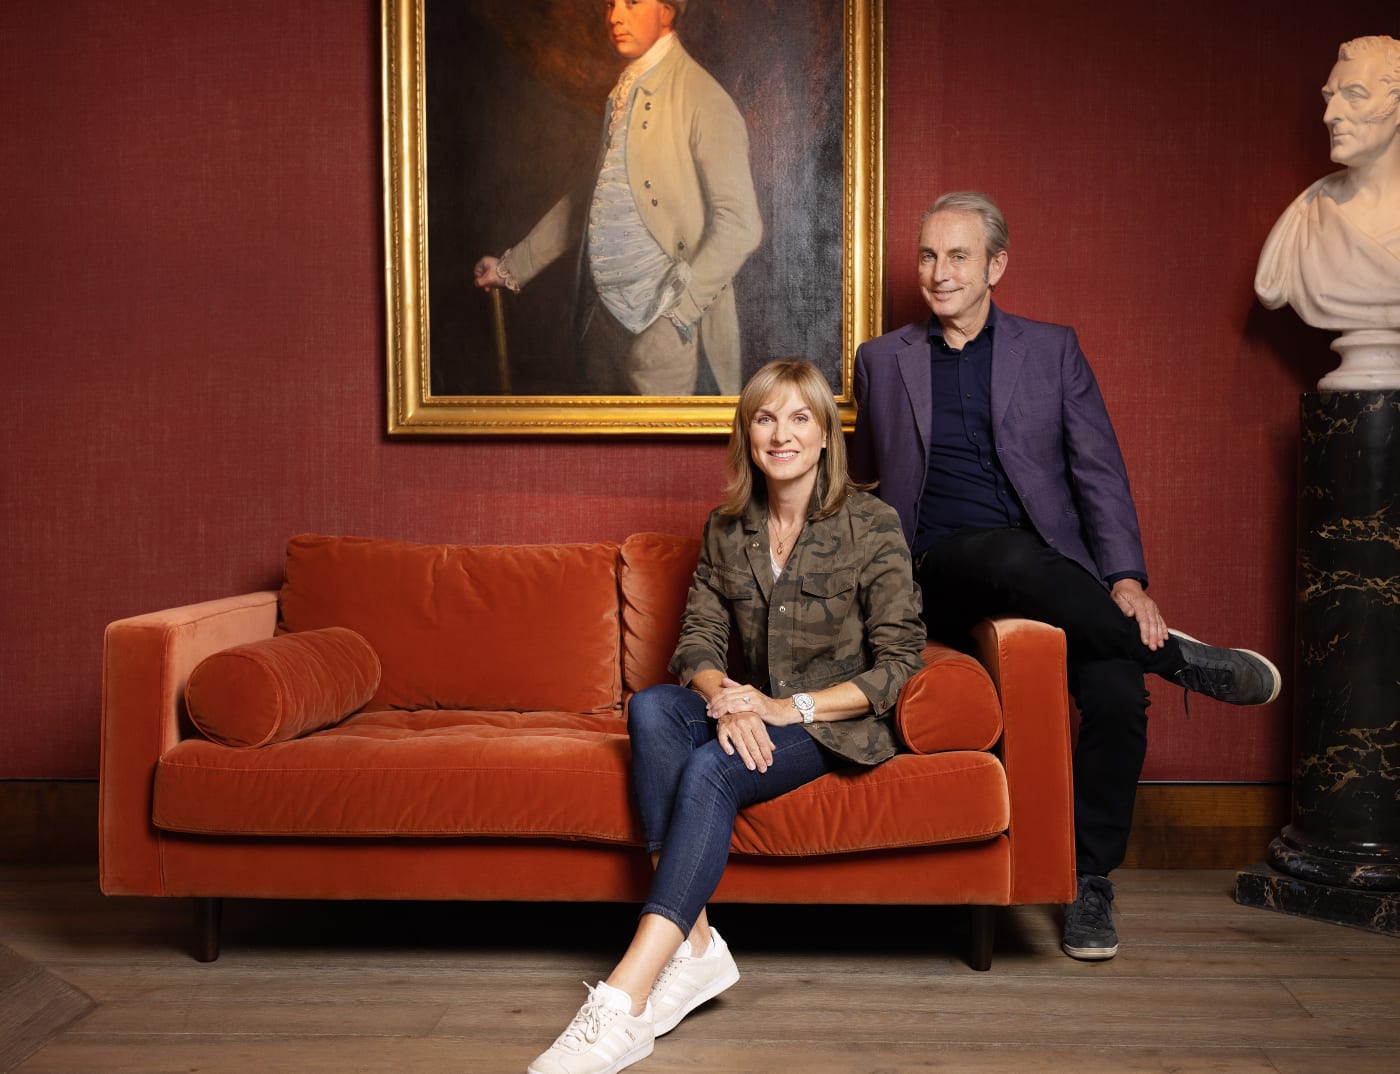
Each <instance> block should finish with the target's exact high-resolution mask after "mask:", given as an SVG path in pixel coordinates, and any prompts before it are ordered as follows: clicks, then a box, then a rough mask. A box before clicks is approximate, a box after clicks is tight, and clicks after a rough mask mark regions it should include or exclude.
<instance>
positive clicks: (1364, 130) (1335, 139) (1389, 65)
mask: <svg viewBox="0 0 1400 1074" xmlns="http://www.w3.org/2000/svg"><path fill="white" fill-rule="evenodd" d="M1322 98H1323V101H1324V102H1325V105H1326V107H1325V110H1324V112H1323V116H1322V121H1323V123H1324V124H1325V125H1326V127H1327V131H1328V135H1329V137H1330V139H1331V148H1332V160H1333V161H1334V162H1336V163H1338V164H1342V165H1345V167H1344V168H1343V169H1342V170H1341V171H1338V172H1333V173H1332V174H1331V175H1327V176H1324V177H1323V178H1321V179H1319V180H1318V181H1317V182H1315V183H1313V184H1312V185H1311V186H1310V187H1308V188H1307V189H1306V190H1304V191H1303V192H1302V193H1301V194H1299V195H1298V197H1297V198H1295V199H1294V200H1293V204H1291V205H1290V206H1289V207H1288V208H1287V209H1285V210H1284V213H1283V215H1282V216H1281V217H1279V220H1278V223H1276V224H1275V225H1274V227H1273V230H1272V231H1271V232H1270V233H1269V237H1268V239H1267V240H1265V243H1264V249H1263V251H1262V253H1261V254H1260V256H1259V267H1258V271H1257V272H1256V274H1255V277H1254V290H1255V293H1256V294H1258V296H1259V300H1260V301H1261V302H1263V304H1264V305H1265V306H1267V307H1269V308H1270V309H1277V308H1278V307H1280V306H1282V305H1284V303H1287V304H1288V305H1291V306H1292V307H1293V308H1294V310H1296V311H1297V313H1298V315H1299V316H1300V317H1301V318H1302V319H1303V320H1304V321H1306V322H1307V323H1308V324H1310V325H1313V326H1315V327H1318V328H1331V329H1336V330H1338V331H1341V332H1343V333H1344V334H1343V335H1342V336H1341V337H1340V338H1339V339H1338V340H1337V341H1336V342H1334V343H1333V344H1332V346H1333V349H1334V350H1336V351H1338V353H1340V354H1341V355H1342V365H1341V366H1340V367H1339V368H1338V369H1337V370H1334V371H1333V372H1332V373H1330V374H1328V375H1327V376H1326V377H1324V378H1323V379H1322V381H1320V382H1319V384H1318V387H1320V388H1322V389H1323V390H1336V391H1353V390H1366V389H1388V388H1400V41H1397V40H1395V39H1394V38H1392V37H1359V38H1357V39H1355V40H1354V41H1348V42H1347V43H1346V44H1344V45H1343V46H1342V47H1341V49H1340V50H1339V51H1338V54H1337V64H1336V66H1335V67H1333V68H1332V73H1331V75H1330V76H1329V77H1328V79H1327V83H1326V85H1324V86H1323V87H1322Z"/></svg>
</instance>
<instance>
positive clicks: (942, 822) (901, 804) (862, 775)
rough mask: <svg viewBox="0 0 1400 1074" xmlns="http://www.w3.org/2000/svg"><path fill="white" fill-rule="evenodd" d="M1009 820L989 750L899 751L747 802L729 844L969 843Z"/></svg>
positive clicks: (794, 847) (838, 847)
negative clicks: (870, 764)
mask: <svg viewBox="0 0 1400 1074" xmlns="http://www.w3.org/2000/svg"><path fill="white" fill-rule="evenodd" d="M1010 822H1011V802H1010V796H1009V793H1008V791H1007V786H1006V770H1005V769H1004V768H1003V767H1002V765H1001V762H1000V761H999V760H997V758H996V757H995V756H994V755H992V754H990V753H977V752H974V751H970V750H969V751H962V750H959V751H950V752H947V753H938V754H934V755H932V756H927V757H921V756H918V755H915V754H908V753H901V754H896V755H895V756H894V757H891V758H890V759H889V760H888V761H886V762H885V763H884V764H880V765H876V766H875V767H874V768H847V769H843V770H840V771H837V772H832V773H830V774H829V775H825V776H822V777H821V778H820V779H816V780H813V781H812V782H811V783H808V784H806V785H805V786H802V787H798V788H797V790H795V791H791V792H789V793H788V794H785V795H782V796H781V797H779V798H774V799H772V800H771V801H768V802H760V803H758V804H757V805H752V806H748V807H747V808H745V809H744V810H742V811H741V812H740V814H739V819H738V821H737V822H736V823H735V825H734V839H733V840H732V842H731V843H730V849H731V850H733V851H734V852H735V853H736V854H776V855H807V854H843V853H849V852H851V851H858V850H877V849H878V850H884V849H892V848H896V847H920V846H937V845H939V844H941V843H971V842H976V841H978V840H982V839H988V838H991V837H992V836H995V835H999V834H1000V833H1002V832H1004V831H1006V829H1007V826H1008V825H1009V824H1010Z"/></svg>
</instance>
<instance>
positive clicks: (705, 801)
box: [627, 685, 842, 934]
mask: <svg viewBox="0 0 1400 1074" xmlns="http://www.w3.org/2000/svg"><path fill="white" fill-rule="evenodd" d="M627 730H628V733H629V734H630V735H631V738H632V777H633V781H634V783H635V785H636V789H637V801H638V804H639V805H640V807H641V814H642V828H643V830H644V831H645V832H646V837H647V851H648V852H649V853H653V854H654V853H656V852H657V851H660V857H659V859H658V862H657V866H656V876H655V878H654V879H653V880H652V884H651V893H650V895H649V896H648V897H647V902H646V905H645V906H643V907H642V913H643V914H660V915H661V916H662V917H664V918H666V920H668V921H670V922H672V923H673V924H674V925H676V927H678V928H679V929H680V930H681V932H682V933H684V934H688V933H689V932H690V930H691V928H692V927H694V925H695V919H696V918H698V917H699V916H700V911H701V910H703V909H704V908H705V904H706V903H707V902H709V901H710V896H712V895H713V894H714V892H715V888H716V887H718V886H719V880H720V877H721V876H722V875H723V874H724V866H725V863H726V862H727V861H728V860H729V839H730V836H731V835H732V834H733V832H734V819H735V817H737V816H738V813H739V807H740V806H745V805H749V804H750V803H753V802H766V801H768V800H769V799H770V798H776V797H778V795H780V794H786V793H787V792H788V791H791V790H795V789H796V788H798V787H800V786H802V785H803V784H804V783H810V782H811V781H812V780H814V779H816V778H817V777H818V776H821V775H825V774H826V773H827V772H830V771H831V770H832V769H833V768H836V767H837V766H838V765H840V764H841V763H842V762H841V760H840V758H838V757H836V756H835V755H834V754H831V753H829V752H828V751H827V750H825V749H823V748H822V747H821V746H819V745H817V741H816V739H814V738H813V737H812V736H811V735H809V734H808V733H807V732H806V731H805V730H804V729H803V728H802V725H801V724H795V725H788V726H785V727H769V728H768V734H769V737H770V738H772V740H773V763H772V764H771V765H769V766H768V771H767V772H757V771H754V772H750V771H749V770H748V768H746V767H745V766H744V761H743V758H742V757H740V756H739V754H738V753H737V752H736V753H735V754H734V755H733V756H730V755H728V754H726V753H725V752H724V750H723V749H722V748H720V744H719V742H718V741H717V740H716V739H715V724H714V721H713V720H711V719H709V718H708V717H707V716H706V715H705V699H704V698H703V697H701V696H700V695H699V694H697V693H696V692H695V691H694V690H689V689H686V688H685V687H683V686H671V685H664V686H652V687H649V688H647V689H645V690H642V691H640V692H639V693H637V694H635V695H634V696H633V698H632V700H631V703H630V704H629V705H628V708H627Z"/></svg>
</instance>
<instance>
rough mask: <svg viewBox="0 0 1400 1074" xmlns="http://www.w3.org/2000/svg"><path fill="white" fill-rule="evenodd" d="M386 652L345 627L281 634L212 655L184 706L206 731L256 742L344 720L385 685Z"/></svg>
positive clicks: (193, 677)
mask: <svg viewBox="0 0 1400 1074" xmlns="http://www.w3.org/2000/svg"><path fill="white" fill-rule="evenodd" d="M379 676H380V666H379V657H378V656H377V655H376V654H375V651H374V649H373V648H371V647H370V644H369V642H367V641H366V640H365V639H364V637H362V636H361V635H360V634H357V633H356V632H355V631H353V630H348V629H346V628H345V627H326V628H324V629H322V630H307V631H303V632H301V633H297V634H281V635H278V636H277V637H273V638H264V639H262V640H261V641H255V642H252V643H250V644H248V645H236V646H234V647H233V648H231V649H224V650H222V651H220V652H217V653H214V654H212V655H210V656H208V657H206V658H205V659H204V660H203V661H201V662H200V663H199V665H198V666H197V667H196V668H195V669H194V671H193V672H191V673H190V679H189V682H188V683H186V685H185V706H186V708H187V709H188V710H189V714H190V719H191V720H192V721H193V722H194V725H195V726H196V727H198V728H199V729H200V731H202V732H203V733H204V734H205V735H206V736H208V737H209V738H211V739H213V740H214V741H215V742H219V743H222V744H223V745H225V746H237V747H240V748H250V747H253V746H266V745H268V744H270V743H273V742H285V741H287V740H288V739H291V738H297V737H299V736H301V735H305V734H308V733H310V732H312V731H318V730H320V729H321V728H323V727H330V726H331V725H332V724H335V723H339V722H340V721H341V720H343V719H344V718H345V717H346V716H349V715H350V714H351V713H352V712H354V711H355V710H356V709H358V708H360V707H361V706H363V705H364V703H365V702H366V701H368V700H369V699H370V698H371V697H373V696H374V691H375V690H377V689H378V688H379Z"/></svg>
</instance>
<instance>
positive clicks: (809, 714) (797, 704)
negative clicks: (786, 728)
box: [792, 694, 817, 723]
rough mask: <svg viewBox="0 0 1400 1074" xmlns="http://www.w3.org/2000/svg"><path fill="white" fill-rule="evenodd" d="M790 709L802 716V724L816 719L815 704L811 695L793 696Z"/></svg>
mask: <svg viewBox="0 0 1400 1074" xmlns="http://www.w3.org/2000/svg"><path fill="white" fill-rule="evenodd" d="M792 707H793V708H795V709H796V710H797V711H798V712H800V713H801V714H802V722H803V723H811V722H812V721H813V720H815V719H816V718H817V703H816V702H815V701H813V700H812V695H811V694H793V695H792Z"/></svg>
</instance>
